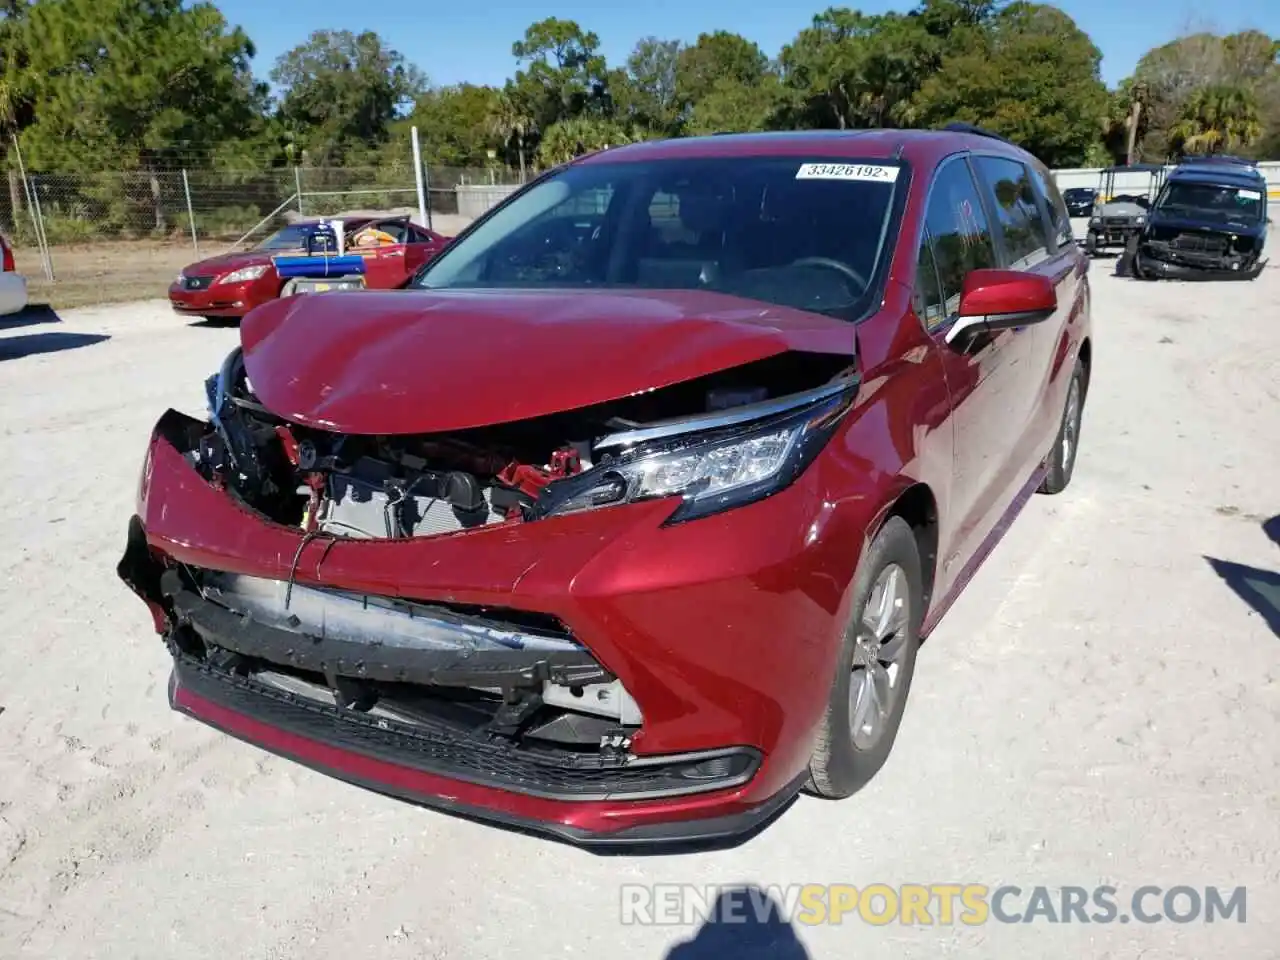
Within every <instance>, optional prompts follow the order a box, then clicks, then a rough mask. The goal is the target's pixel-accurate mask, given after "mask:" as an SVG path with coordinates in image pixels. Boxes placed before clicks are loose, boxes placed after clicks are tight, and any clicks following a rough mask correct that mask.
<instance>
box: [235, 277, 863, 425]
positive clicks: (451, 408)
mask: <svg viewBox="0 0 1280 960" xmlns="http://www.w3.org/2000/svg"><path fill="white" fill-rule="evenodd" d="M240 339H241V343H242V345H243V348H244V362H245V372H246V374H247V375H248V378H249V382H250V384H251V386H252V388H253V392H254V393H255V395H256V396H257V397H258V399H259V400H260V401H261V402H262V403H263V404H264V405H265V406H266V407H267V408H268V409H269V410H271V411H272V412H274V413H276V414H277V415H278V416H281V417H284V418H286V419H288V420H292V421H294V422H296V423H300V424H305V425H308V426H314V427H320V428H324V429H328V430H335V431H340V432H344V433H363V434H405V433H437V432H443V431H450V430H462V429H466V428H469V427H478V426H485V425H489V424H494V423H504V422H509V421H513V420H523V419H526V418H529V417H536V416H542V415H545V414H549V413H556V412H559V411H564V410H572V409H575V408H578V407H585V406H590V405H591V404H595V403H602V402H605V401H608V400H617V399H620V398H622V397H626V396H630V395H632V394H635V393H639V392H642V391H646V390H651V389H655V388H658V387H665V386H669V385H671V384H674V383H679V382H681V381H684V380H690V379H693V378H695V377H699V376H703V375H706V374H709V373H714V372H716V371H719V370H724V369H728V368H730V367H735V366H739V365H741V364H745V363H750V362H752V361H755V360H762V359H765V358H766V357H770V356H773V355H775V354H779V353H783V352H785V351H787V350H804V351H810V352H816V353H835V354H848V355H849V356H850V357H852V355H853V352H854V329H853V325H852V324H850V323H846V322H844V321H842V320H837V319H834V318H831V317H827V316H824V315H821V314H815V313H808V312H806V311H802V310H793V309H789V308H786V307H778V306H773V305H770V304H765V303H761V302H759V301H754V300H744V299H739V298H736V297H730V296H725V295H722V294H716V293H704V292H700V291H644V292H609V293H601V292H597V291H564V290H555V291H537V292H530V291H492V290H485V291H405V292H392V291H388V292H370V291H361V292H358V293H356V292H353V293H332V294H311V295H307V296H302V297H290V298H287V299H285V300H275V301H271V302H269V303H266V304H264V305H262V306H260V307H258V308H257V309H255V310H253V311H251V312H250V313H249V315H248V316H246V317H245V318H244V320H243V321H242V323H241V327H240Z"/></svg>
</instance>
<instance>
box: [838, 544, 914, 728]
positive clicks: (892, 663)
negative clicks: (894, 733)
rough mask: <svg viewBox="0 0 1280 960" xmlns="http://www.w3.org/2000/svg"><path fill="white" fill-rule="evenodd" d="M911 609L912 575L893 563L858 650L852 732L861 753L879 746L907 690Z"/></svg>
mask: <svg viewBox="0 0 1280 960" xmlns="http://www.w3.org/2000/svg"><path fill="white" fill-rule="evenodd" d="M910 604H911V601H910V593H909V588H908V583H907V575H906V573H905V572H904V571H903V569H902V568H901V567H900V566H898V565H897V564H896V563H891V564H889V565H888V566H886V567H885V568H884V569H883V570H881V571H880V575H879V576H878V577H876V582H875V584H874V585H873V586H872V588H871V593H870V595H869V596H868V597H867V603H866V606H864V607H863V610H862V619H861V620H860V621H859V623H858V637H857V639H856V641H855V642H854V647H853V676H852V678H851V679H850V683H849V726H850V733H851V734H852V736H853V744H854V746H855V747H857V748H858V749H859V750H870V749H872V748H873V747H874V746H875V745H876V744H877V743H878V742H879V740H880V738H881V737H882V736H883V735H884V733H885V731H886V730H887V729H888V727H889V718H890V717H891V716H892V715H893V711H894V707H895V706H896V704H897V700H898V696H899V694H900V692H901V690H902V686H903V684H902V679H903V665H902V659H903V656H904V654H905V652H906V649H907V631H908V624H909V623H910V617H911V606H910Z"/></svg>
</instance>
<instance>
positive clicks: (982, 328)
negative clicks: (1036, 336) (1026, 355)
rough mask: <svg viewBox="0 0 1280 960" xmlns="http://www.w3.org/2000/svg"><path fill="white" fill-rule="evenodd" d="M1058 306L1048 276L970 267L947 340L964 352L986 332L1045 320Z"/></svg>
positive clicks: (1055, 290)
mask: <svg viewBox="0 0 1280 960" xmlns="http://www.w3.org/2000/svg"><path fill="white" fill-rule="evenodd" d="M1057 309H1058V291H1057V288H1056V287H1055V286H1054V285H1053V281H1052V280H1050V279H1049V278H1048V277H1043V276H1040V275H1039V274H1035V273H1023V272H1021V271H1019V270H970V271H969V273H968V274H967V275H966V276H965V278H964V285H963V286H962V287H961V288H960V311H959V316H958V318H957V319H956V322H955V323H953V324H952V325H951V329H950V330H948V331H947V343H949V344H950V345H951V346H952V347H954V348H955V349H957V350H961V351H963V350H964V349H965V348H966V347H968V345H969V344H971V343H972V342H973V341H974V339H976V338H977V337H978V336H980V335H982V334H983V333H991V332H994V331H996V330H1011V329H1013V328H1015V327H1025V326H1027V325H1029V324H1032V323H1041V322H1043V321H1045V320H1048V319H1049V318H1050V317H1051V316H1053V314H1054V312H1055V311H1056V310H1057Z"/></svg>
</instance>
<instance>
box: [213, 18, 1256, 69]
mask: <svg viewBox="0 0 1280 960" xmlns="http://www.w3.org/2000/svg"><path fill="white" fill-rule="evenodd" d="M217 2H218V5H219V6H220V7H221V8H222V10H223V13H224V14H225V15H226V17H227V19H228V20H229V21H230V22H232V23H234V24H239V25H240V26H242V27H244V28H245V29H246V30H247V31H248V33H249V35H250V36H251V37H252V38H253V40H254V42H255V43H256V44H257V47H258V57H257V60H256V66H255V69H256V70H257V72H258V73H259V74H260V75H261V76H263V77H264V78H265V76H266V74H267V73H268V72H269V70H270V68H271V64H272V63H273V62H274V61H275V58H276V57H277V56H279V55H280V54H281V53H283V52H284V51H285V50H288V49H289V48H290V47H292V46H294V45H296V44H298V43H300V42H301V41H302V40H304V39H305V38H306V36H307V35H308V34H309V33H310V32H311V31H312V30H317V29H321V28H327V29H333V30H341V29H346V30H356V31H358V30H374V31H376V32H377V33H379V34H381V35H382V36H383V38H384V39H386V40H387V41H388V42H389V43H390V44H391V46H393V47H394V48H395V49H397V50H399V51H400V52H401V53H403V54H405V55H406V56H407V57H408V58H409V59H410V60H412V61H414V62H415V63H417V64H418V66H419V67H421V68H422V69H423V70H425V71H426V73H427V76H428V77H429V78H430V79H431V81H432V83H435V84H450V83H460V82H463V81H468V82H471V83H492V84H498V83H501V82H502V81H503V79H505V78H506V77H508V76H510V75H511V73H512V72H513V71H514V69H515V62H514V61H513V60H512V58H511V44H512V42H513V41H515V40H517V39H519V38H520V36H521V35H522V34H523V33H524V29H525V27H527V26H528V25H529V24H530V23H531V22H533V21H535V20H539V19H542V18H543V17H547V16H556V17H560V18H562V19H567V20H576V21H578V23H580V24H581V25H582V26H583V27H584V28H585V29H588V30H594V31H595V32H596V34H597V35H599V37H600V41H601V46H602V48H603V52H604V54H605V56H606V57H607V58H608V60H609V62H610V63H611V64H621V63H622V61H623V60H624V59H625V58H626V56H627V54H628V53H629V52H630V50H631V48H632V47H633V46H634V45H635V42H636V41H637V40H638V39H640V38H641V37H643V36H649V35H653V36H658V37H662V38H664V39H679V40H685V41H692V40H694V39H696V38H697V36H698V34H699V33H702V32H704V31H711V30H732V31H734V32H737V33H741V34H742V35H744V36H746V37H749V38H750V39H752V40H754V41H756V43H758V44H760V46H761V47H762V48H764V50H765V52H766V53H768V54H769V55H770V56H775V55H776V54H777V52H778V51H779V49H781V47H782V45H783V44H784V43H787V42H789V41H790V40H791V39H792V38H793V37H794V36H795V35H796V33H798V32H799V31H800V30H801V29H802V28H803V27H805V26H806V25H807V24H808V22H809V20H810V19H811V18H812V16H813V14H814V13H815V12H817V11H818V10H820V9H822V8H823V7H825V6H827V5H828V4H827V3H824V2H823V0H817V2H814V3H812V5H810V4H804V3H796V4H786V5H783V4H777V5H772V6H770V5H767V4H766V3H765V2H763V0H760V2H759V5H758V6H756V9H755V11H753V12H747V11H748V7H749V6H752V5H753V4H750V3H747V2H744V0H639V2H626V0H623V2H620V3H616V4H610V3H608V2H603V3H602V2H599V0H596V2H587V0H565V2H560V3H556V4H547V5H543V4H528V3H520V2H516V0H471V2H462V3H449V2H422V0H390V2H388V0H370V2H366V3H363V4H353V3H350V2H349V0H217ZM835 5H847V6H852V7H860V8H861V9H862V10H863V11H865V12H867V13H879V12H883V11H886V10H900V11H905V10H908V9H910V8H911V7H912V6H914V4H913V3H910V2H900V3H894V2H889V0H866V2H865V3H862V4H858V3H848V4H835ZM1058 6H1060V7H1061V8H1062V9H1064V10H1065V11H1067V13H1069V14H1070V15H1071V16H1072V17H1073V18H1074V19H1075V21H1076V23H1078V24H1079V25H1080V26H1081V27H1082V28H1083V29H1084V30H1085V31H1086V32H1087V33H1089V34H1090V36H1092V37H1093V41H1094V43H1096V44H1097V45H1098V47H1099V48H1100V49H1101V50H1102V54H1103V60H1102V76H1103V79H1104V80H1105V81H1106V82H1107V84H1108V85H1111V86H1114V85H1115V84H1116V83H1117V82H1119V81H1120V80H1121V79H1123V78H1124V77H1126V76H1128V75H1129V73H1130V72H1132V70H1133V67H1134V64H1136V63H1137V61H1138V58H1139V57H1140V56H1142V54H1143V53H1144V52H1146V50H1147V49H1149V48H1150V47H1153V46H1156V45H1158V44H1161V43H1164V42H1166V41H1168V40H1172V39H1174V38H1175V37H1177V36H1178V35H1179V34H1181V33H1183V32H1185V31H1186V29H1187V28H1189V27H1193V28H1196V29H1212V30H1215V31H1217V32H1234V31H1236V30H1243V29H1248V28H1253V29H1259V30H1263V31H1265V32H1267V33H1269V34H1270V35H1272V36H1280V0H1214V2H1213V3H1212V4H1205V3H1199V4H1197V3H1194V2H1192V0H1061V2H1059V3H1058Z"/></svg>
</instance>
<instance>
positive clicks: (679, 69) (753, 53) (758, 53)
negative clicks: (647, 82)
mask: <svg viewBox="0 0 1280 960" xmlns="http://www.w3.org/2000/svg"><path fill="white" fill-rule="evenodd" d="M769 73H770V67H769V58H768V57H767V56H765V53H764V51H763V50H761V49H760V47H759V46H758V45H756V44H755V43H753V42H752V41H750V40H748V39H747V38H746V37H741V36H739V35H738V34H736V33H729V32H727V31H725V30H717V31H716V32H715V33H704V34H701V35H700V36H699V37H698V40H697V42H696V43H694V44H693V46H690V47H685V48H684V49H683V50H681V51H680V53H679V55H678V57H677V59H676V76H675V91H676V99H677V101H678V103H679V104H680V106H681V108H682V109H684V110H689V109H692V108H693V106H694V105H695V104H696V103H698V101H700V100H702V99H703V98H704V97H706V96H708V95H709V94H710V93H711V92H712V90H713V89H714V88H715V87H717V85H719V86H720V88H721V92H723V91H724V88H725V85H727V84H737V85H739V86H742V87H756V86H759V85H761V84H762V83H764V81H765V77H766V76H767V75H768V74H769Z"/></svg>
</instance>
